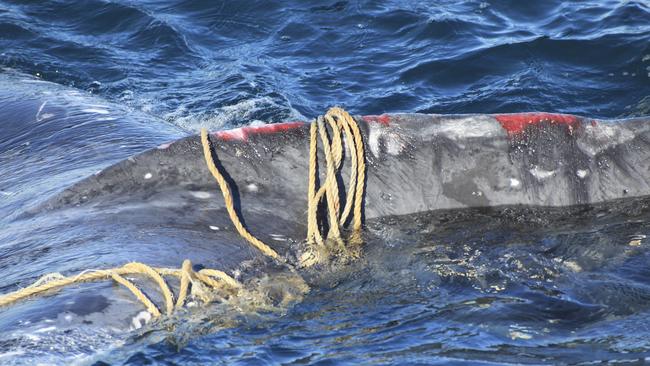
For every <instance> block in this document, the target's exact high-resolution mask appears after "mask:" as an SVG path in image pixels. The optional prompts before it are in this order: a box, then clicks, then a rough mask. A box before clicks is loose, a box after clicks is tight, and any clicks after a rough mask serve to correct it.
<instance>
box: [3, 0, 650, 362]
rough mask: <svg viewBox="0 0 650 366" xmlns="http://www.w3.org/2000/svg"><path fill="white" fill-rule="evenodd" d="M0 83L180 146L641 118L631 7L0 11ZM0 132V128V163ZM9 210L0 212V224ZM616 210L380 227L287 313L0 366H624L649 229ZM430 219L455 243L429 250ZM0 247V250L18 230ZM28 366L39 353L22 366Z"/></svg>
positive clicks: (122, 5)
mask: <svg viewBox="0 0 650 366" xmlns="http://www.w3.org/2000/svg"><path fill="white" fill-rule="evenodd" d="M0 73H5V74H11V75H15V74H16V73H17V74H19V75H31V76H33V77H36V78H39V79H42V80H45V81H50V82H53V83H55V84H60V85H61V86H63V87H64V88H65V90H75V91H79V92H80V93H81V94H87V95H89V96H91V97H92V98H93V99H92V100H99V101H105V102H106V103H109V104H111V105H120V106H123V107H124V108H125V110H127V111H131V112H133V113H134V114H137V115H138V116H140V117H139V118H140V120H150V123H151V124H152V125H153V126H158V125H169V126H172V127H180V128H181V129H182V130H183V131H185V132H186V133H193V132H195V131H197V130H198V128H200V127H209V128H211V129H223V128H230V127H235V126H241V125H247V124H251V123H259V122H260V121H261V122H269V123H271V122H280V121H286V120H297V119H300V120H307V119H311V118H313V117H314V116H316V115H319V114H322V113H323V112H324V111H325V110H326V109H327V108H328V107H330V106H332V105H341V106H343V107H345V108H346V109H348V110H349V111H351V112H352V113H358V114H381V113H384V112H388V113H390V112H424V113H473V112H476V113H497V112H522V111H531V110H544V111H552V112H563V113H575V114H580V115H586V116H591V117H601V118H615V117H621V116H632V115H647V114H650V3H648V2H647V1H643V0H640V1H605V0H602V1H596V0H593V1H571V2H568V1H556V0H545V1H513V0H511V1H505V0H487V1H463V2H461V1H430V2H427V1H408V0H402V1H374V0H369V1H335V0H332V1H266V0H264V1H248V0H237V1H207V0H204V1H175V0H166V1H103V0H88V1H73V0H50V1H13V0H0ZM52 91H53V93H58V92H59V89H54V88H53V89H52ZM0 108H2V105H0ZM8 127H12V126H8ZM11 131H12V129H11V128H6V129H5V130H4V132H3V131H2V130H0V146H4V145H2V144H1V143H4V142H6V141H10V140H11V138H13V137H14V136H12V135H10V134H11V133H12V132H11ZM64 143H69V141H61V144H64ZM142 146H143V145H142V144H141V145H138V147H137V149H141V148H142ZM134 149H135V150H137V149H136V148H134ZM2 153H4V152H3V151H0V154H2ZM0 156H2V155H0ZM5 156H9V155H8V154H7V155H5ZM115 158H116V157H114V156H104V157H103V159H105V160H104V161H101V160H98V161H96V162H95V163H96V164H99V165H100V166H102V165H103V166H105V165H106V164H108V163H111V162H113V160H111V159H115ZM98 159H102V157H98ZM70 164H71V165H74V162H71V163H70ZM2 172H3V173H7V172H6V171H2ZM10 178H11V177H10ZM10 178H7V177H3V178H0V183H2V184H0V193H2V192H4V191H3V190H10V189H12V187H15V186H20V185H21V184H22V185H27V184H28V182H26V181H20V177H18V178H15V179H14V180H11V179H10ZM78 178H79V177H78V176H70V177H67V178H66V179H67V180H66V179H64V178H60V179H59V180H57V182H56V184H59V186H57V187H61V186H66V185H70V184H72V183H74V182H75V180H76V179H78ZM7 182H11V186H8V183H7ZM52 184H55V183H52ZM3 199H4V198H3ZM11 204H13V205H17V203H10V204H7V205H6V206H3V205H4V203H3V202H0V209H1V210H2V211H0V212H1V213H0V215H2V216H5V215H10V214H12V211H13V210H16V206H11ZM632 207H634V209H629V210H628V209H626V210H618V211H616V210H612V212H609V211H608V209H607V208H603V209H601V211H599V215H600V216H598V217H599V219H598V220H591V216H589V215H590V214H592V213H584V216H580V215H579V214H576V215H575V217H577V218H574V219H573V220H576V221H571V222H570V223H566V222H565V221H562V220H556V221H552V220H551V221H550V222H547V221H544V219H540V217H547V216H553V215H551V214H549V213H530V212H528V213H526V214H521V215H522V217H526V219H523V222H519V223H517V222H515V223H513V222H509V221H507V220H504V219H503V215H502V213H493V214H490V215H486V216H484V217H483V216H481V215H482V213H478V214H477V213H474V214H471V215H470V214H467V215H466V216H463V215H461V216H460V217H455V218H454V219H447V220H446V221H445V220H442V219H440V218H431V217H425V218H421V217H415V218H411V219H409V220H404V221H400V220H397V221H391V222H388V221H387V222H384V223H382V224H381V225H380V226H377V227H375V228H371V229H372V230H374V231H377V232H381V231H385V230H386V229H385V228H388V227H395V228H397V229H395V230H398V229H399V230H404V231H408V232H416V233H419V234H413V235H411V234H409V235H411V236H408V235H407V236H406V237H400V238H398V239H399V240H397V239H395V243H392V244H391V245H390V246H388V247H386V248H384V247H382V248H383V249H381V250H380V249H375V250H374V252H373V250H372V249H370V252H369V253H368V260H367V262H365V263H363V264H360V265H358V266H354V267H352V268H349V269H348V271H349V273H343V274H337V276H335V277H336V278H335V279H332V280H331V283H330V282H328V281H326V280H323V281H324V283H323V285H322V286H321V287H320V288H316V289H315V290H314V291H313V292H312V293H311V294H310V295H309V296H308V297H307V298H306V299H305V301H303V302H301V303H300V304H298V305H296V306H295V307H293V308H291V309H288V310H287V313H286V314H282V315H276V314H271V315H268V316H261V317H254V318H251V319H242V320H241V323H239V324H238V325H237V326H235V327H227V328H226V329H216V330H215V329H210V330H209V331H205V332H195V330H193V333H192V334H189V335H187V334H183V333H182V332H175V333H172V334H167V333H165V332H164V331H161V330H159V329H158V330H156V332H155V333H156V336H155V337H147V335H143V336H141V338H138V339H137V340H132V341H131V342H130V343H129V344H128V346H125V347H124V348H118V349H111V351H106V350H105V349H103V348H102V346H101V342H98V343H99V344H100V345H98V346H96V345H95V344H94V343H93V342H92V341H90V340H88V339H83V340H79V339H77V340H74V339H72V340H70V339H67V338H65V336H64V335H59V337H61V338H57V339H63V340H66V339H67V341H66V342H68V343H65V342H64V341H61V342H62V344H63V343H65V344H63V345H61V344H59V345H58V346H52V348H51V351H50V352H49V354H47V353H48V352H47V350H46V351H43V350H41V349H39V347H38V346H37V345H33V344H30V343H29V339H32V338H33V336H32V338H29V337H27V338H25V339H26V340H25V339H23V340H21V341H19V342H18V343H19V344H18V345H17V343H16V342H15V341H11V342H10V341H4V340H1V339H0V363H7V364H11V363H17V364H20V363H32V364H36V363H39V362H41V363H59V364H68V363H70V362H72V361H71V360H74V362H78V363H81V364H84V363H86V364H93V363H95V362H96V364H97V365H103V364H107V363H108V364H128V365H139V364H165V365H199V364H280V363H282V364H296V365H297V364H343V363H361V364H450V363H457V364H475V363H486V364H503V363H509V364H521V363H523V364H578V363H583V364H590V363H598V362H606V361H611V362H616V361H620V362H642V360H645V359H646V358H647V357H648V356H650V321H649V320H648V319H650V317H649V316H648V315H650V304H649V303H650V301H649V299H650V272H648V268H650V267H649V266H648V265H647V264H648V263H649V261H650V251H649V250H647V249H645V247H643V246H642V247H640V248H637V247H636V246H630V244H629V243H633V242H635V240H641V241H642V239H644V238H645V237H646V236H647V235H650V230H649V229H648V226H647V225H646V224H645V223H646V222H647V221H648V219H650V214H649V213H648V208H647V207H648V204H647V202H645V201H644V202H639V203H634V204H633V205H632ZM614 211H616V212H614ZM621 212H624V213H621ZM510 215H514V214H510ZM558 215H560V214H559V213H558ZM514 216H517V217H519V214H517V215H514ZM432 220H434V221H435V220H438V221H439V222H450V221H451V222H453V223H454V224H453V225H451V224H447V225H450V226H445V225H443V224H440V225H438V226H436V227H437V228H439V227H443V228H444V227H446V229H444V230H433V231H432V230H431V229H430V228H428V227H426V223H427V222H431V221H432ZM540 220H541V221H540ZM515 221H516V220H515ZM539 222H543V223H542V224H540V223H539ZM3 224H4V222H3ZM418 225H421V226H418ZM413 226H415V228H413ZM3 230H4V231H1V232H0V234H1V235H0V238H3V239H6V238H10V239H7V242H9V243H14V240H15V239H13V238H12V235H13V236H16V235H18V234H21V235H25V232H26V231H20V232H19V231H15V232H11V230H12V229H11V227H10V226H6V228H4V229H3ZM47 235H53V236H56V235H57V234H56V233H54V234H53V233H47ZM58 235H60V236H63V235H66V234H65V233H59V234H58ZM43 236H45V234H43ZM393 239H394V238H393ZM15 242H16V243H18V241H15ZM432 242H435V243H436V245H438V247H437V248H435V249H432V248H431V243H432ZM49 244H52V243H49ZM2 245H4V244H0V248H1V250H7V251H8V252H13V251H15V250H16V249H15V248H13V247H7V246H2ZM11 245H13V244H11ZM36 249H38V248H36ZM41 249H43V251H44V252H45V251H46V250H45V249H44V248H41ZM47 250H50V248H49V246H48V247H47ZM2 255H4V253H0V256H2ZM84 255H87V253H85V254H84ZM80 257H82V254H79V255H78V257H75V255H74V253H72V254H69V253H68V257H66V259H65V261H67V262H74V261H77V260H81V259H80ZM441 258H446V259H444V260H443V259H441ZM61 262H64V261H63V260H61V261H60V262H47V264H48V266H50V267H48V268H45V267H42V268H40V271H41V272H48V271H53V270H58V268H59V266H61V265H62V263H61ZM81 262H83V260H81ZM2 263H5V262H2ZM43 265H44V264H43ZM2 274H3V276H5V277H7V276H9V275H8V274H7V273H2ZM29 274H30V275H34V273H29ZM9 277H10V276H9ZM2 285H3V286H8V284H6V283H2ZM0 318H1V317H0ZM212 321H213V320H209V321H208V322H212ZM160 333H162V334H163V335H162V336H161V335H160ZM39 337H41V336H39ZM40 339H41V341H39V342H46V341H43V340H42V339H43V338H42V337H41V338H40ZM20 342H22V343H20ZM75 342H77V343H79V342H88V343H87V344H85V347H84V345H81V346H80V345H79V344H74V345H73V343H75ZM46 343H47V342H46ZM30 347H33V348H30ZM66 347H68V348H66ZM30 349H39V350H38V352H39V353H38V354H36V352H34V353H35V355H34V356H33V357H31V358H30V355H29V350H30ZM70 349H73V350H74V351H70ZM17 350H19V351H17ZM25 350H27V351H25ZM44 354H45V355H44ZM80 354H82V355H84V356H85V358H82V359H81V360H82V361H80V358H79V355H80Z"/></svg>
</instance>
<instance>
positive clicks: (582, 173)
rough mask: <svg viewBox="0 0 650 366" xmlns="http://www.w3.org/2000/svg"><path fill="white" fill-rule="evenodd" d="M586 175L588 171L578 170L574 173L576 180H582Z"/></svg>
mask: <svg viewBox="0 0 650 366" xmlns="http://www.w3.org/2000/svg"><path fill="white" fill-rule="evenodd" d="M587 174H589V171H588V170H585V169H578V170H577V171H576V175H577V176H578V178H580V179H584V177H586V176H587Z"/></svg>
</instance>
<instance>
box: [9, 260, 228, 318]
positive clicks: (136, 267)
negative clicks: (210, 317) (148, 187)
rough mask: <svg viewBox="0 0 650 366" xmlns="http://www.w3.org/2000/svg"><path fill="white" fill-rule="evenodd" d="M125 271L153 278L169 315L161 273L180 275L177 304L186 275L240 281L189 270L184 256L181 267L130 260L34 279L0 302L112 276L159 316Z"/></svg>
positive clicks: (218, 283) (210, 281)
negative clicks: (112, 265) (99, 267)
mask: <svg viewBox="0 0 650 366" xmlns="http://www.w3.org/2000/svg"><path fill="white" fill-rule="evenodd" d="M126 275H144V276H147V277H149V278H152V279H153V280H154V281H155V282H156V284H157V285H158V287H159V288H160V291H161V292H162V294H163V297H164V299H165V309H166V314H167V315H171V314H172V312H173V310H174V301H173V297H174V296H173V294H172V292H171V290H170V289H169V286H168V285H167V283H166V281H165V279H164V278H163V276H174V277H178V278H180V279H181V290H180V291H179V295H178V300H177V302H176V306H177V307H180V306H182V304H183V303H184V301H185V299H186V297H187V293H188V291H187V287H189V285H185V286H186V287H185V290H184V289H183V287H184V286H183V278H187V279H188V280H189V279H196V280H197V281H200V282H202V283H205V284H206V285H208V286H210V287H212V288H214V289H217V290H229V291H237V290H238V289H239V288H241V284H240V283H239V282H238V281H237V280H235V279H234V278H232V277H230V276H229V275H227V274H225V273H224V272H221V271H214V270H210V271H206V270H201V271H199V272H195V271H194V270H192V264H191V262H190V261H189V260H185V261H184V262H183V266H182V267H181V269H175V268H155V267H150V266H148V265H146V264H144V263H138V262H131V263H127V264H125V265H124V266H122V267H118V268H111V269H102V270H96V271H90V272H85V273H83V272H82V273H81V274H79V275H76V276H68V277H64V276H59V277H57V278H55V279H51V280H49V281H47V280H46V281H43V282H44V283H39V281H37V282H36V283H35V284H34V285H36V286H34V285H32V286H29V287H25V288H23V289H21V290H18V291H15V292H12V293H9V294H6V295H4V296H2V297H0V306H4V305H8V304H11V303H13V302H16V301H18V300H21V299H24V298H26V297H29V296H33V295H37V294H41V293H44V292H46V291H50V290H58V289H60V288H61V287H65V286H68V285H72V284H75V283H81V282H93V281H100V280H105V279H108V278H112V279H113V280H114V281H115V282H117V283H119V284H121V285H124V286H125V287H126V288H128V289H129V290H130V291H131V292H132V293H133V295H135V297H136V298H137V299H138V300H140V302H142V304H143V305H144V306H145V307H146V308H147V310H148V311H149V312H150V313H151V314H152V316H154V317H158V316H160V315H161V312H160V309H158V307H157V306H156V305H155V304H154V303H153V302H152V301H151V300H150V299H149V298H148V297H147V296H146V295H145V294H144V293H143V292H142V291H141V290H140V289H138V287H137V286H136V285H135V284H134V283H133V282H132V281H130V280H128V279H126V278H124V276H126ZM48 276H49V275H46V277H48ZM49 277H51V276H49Z"/></svg>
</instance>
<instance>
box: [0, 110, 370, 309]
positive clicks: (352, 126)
mask: <svg viewBox="0 0 650 366" xmlns="http://www.w3.org/2000/svg"><path fill="white" fill-rule="evenodd" d="M325 123H327V126H326V125H325ZM328 126H329V131H328ZM328 133H329V135H328ZM330 135H331V141H330ZM342 135H344V136H342ZM319 136H320V139H321V142H322V145H323V151H324V155H325V162H326V176H325V180H324V182H323V185H322V186H321V187H320V188H319V187H318V186H317V180H318V175H319V174H318V137H319ZM343 138H345V142H346V143H345V145H346V147H347V150H348V151H349V152H350V162H351V164H350V179H349V181H348V182H349V188H348V191H347V194H346V200H345V201H346V202H345V205H344V206H343V209H341V204H340V202H339V182H338V180H337V174H338V173H339V170H340V168H341V164H342V162H343ZM201 144H202V146H203V155H204V158H205V162H206V165H207V167H208V170H209V171H210V173H212V176H213V177H214V178H215V179H216V181H217V183H218V185H219V188H220V190H221V193H222V195H223V198H224V202H225V206H226V210H227V212H228V216H229V217H230V220H231V221H232V223H233V225H234V227H235V229H236V230H237V232H238V233H239V234H240V235H241V236H242V237H243V238H244V239H245V240H246V241H248V242H249V243H250V244H251V245H252V246H254V247H255V248H257V249H259V250H260V251H261V252H262V253H263V254H264V255H266V256H268V257H270V258H273V259H275V260H277V261H279V262H280V263H283V264H285V265H289V264H288V263H287V262H286V261H285V260H284V258H283V257H281V256H280V255H279V254H278V253H277V252H276V251H275V250H273V249H272V248H271V247H270V246H268V245H267V244H265V243H264V242H262V241H261V240H259V239H258V238H256V237H255V236H253V235H252V234H251V233H250V232H249V231H248V230H247V229H246V228H245V227H244V225H243V224H242V222H241V220H240V218H239V216H238V214H237V211H236V210H235V207H234V203H233V197H232V193H231V191H230V187H229V185H228V182H227V181H226V180H225V179H224V177H223V174H222V173H221V172H220V171H219V168H218V167H217V165H216V163H215V161H214V157H213V152H212V149H211V146H210V141H209V139H208V132H207V130H206V129H202V130H201ZM309 150H310V151H309V180H308V192H307V206H308V207H307V243H308V244H310V245H318V246H324V245H325V243H326V241H328V240H334V241H336V242H339V243H342V238H341V229H342V228H343V227H344V226H345V224H346V222H347V221H348V219H349V216H350V214H352V219H351V222H352V235H351V240H353V241H354V242H357V241H358V240H360V239H359V238H360V236H359V234H360V231H361V227H362V212H361V211H362V200H363V194H364V183H365V169H366V168H365V154H364V147H363V139H362V137H361V133H360V131H359V127H358V126H357V123H356V121H355V120H354V119H353V118H352V116H350V114H348V113H347V112H346V111H344V110H343V109H341V108H337V107H335V108H331V109H330V110H329V111H328V112H327V114H325V115H324V116H322V117H318V118H317V119H316V120H314V121H313V122H312V123H311V126H310V140H309ZM323 197H324V198H325V203H326V205H327V212H328V215H327V220H323V222H322V223H323V227H325V224H326V225H327V226H328V227H329V229H328V232H327V233H326V234H325V235H323V233H321V226H319V222H318V209H319V205H320V204H321V201H322V200H323ZM313 263H315V262H314V259H313V258H312V259H311V260H303V263H302V264H304V265H311V264H313ZM127 275H142V276H146V277H148V278H150V279H151V280H153V281H154V282H155V283H156V284H157V285H158V287H159V289H160V291H161V293H162V295H163V298H164V300H165V313H166V314H167V315H171V314H172V313H173V311H174V309H178V308H180V307H182V306H183V305H184V304H185V301H186V299H187V297H188V294H192V295H196V296H198V297H204V298H205V296H204V295H203V294H200V293H198V292H199V291H200V288H201V286H196V285H198V284H205V285H207V286H209V287H210V288H212V289H215V290H219V291H226V292H229V293H231V294H234V295H236V294H237V292H238V291H239V290H240V289H241V288H242V287H243V286H242V284H241V283H239V282H238V281H237V280H235V279H234V278H232V277H231V276H229V275H228V274H226V273H224V272H222V271H219V270H216V269H202V270H200V271H194V270H193V269H192V264H191V262H190V261H189V260H187V259H186V260H185V261H183V264H182V266H181V268H180V269H174V268H156V267H150V266H148V265H146V264H143V263H138V262H131V263H127V264H125V265H124V266H122V267H117V268H111V269H104V270H93V271H85V272H82V273H80V274H78V275H76V276H68V277H65V276H62V275H60V274H49V275H46V276H44V277H42V278H41V279H40V280H38V281H36V282H35V283H34V284H33V285H31V286H28V287H26V288H23V289H20V290H17V291H15V292H12V293H9V294H6V295H4V296H1V297H0V306H4V305H8V304H11V303H13V302H15V301H18V300H21V299H24V298H27V297H29V296H33V295H37V294H41V293H44V292H46V291H49V290H57V289H60V288H61V287H64V286H68V285H72V284H75V283H80V282H92V281H99V280H105V279H108V278H111V279H113V280H114V281H115V282H117V283H119V284H121V285H123V286H124V287H126V288H127V289H129V290H130V291H131V293H133V295H134V296H135V297H136V298H137V299H138V300H139V301H140V302H141V303H142V304H143V305H144V306H145V307H146V308H147V310H148V311H149V312H150V313H151V314H152V316H153V317H159V316H161V311H160V309H159V308H158V307H157V306H156V304H154V303H153V302H152V301H151V300H150V299H149V297H147V295H145V294H144V293H143V292H142V290H140V289H139V288H138V287H137V286H136V285H135V284H134V283H133V282H132V281H130V280H128V279H127V278H125V277H124V276H127ZM164 276H174V277H177V278H179V279H180V288H179V292H178V298H177V299H176V302H175V303H174V294H173V293H172V291H171V289H170V288H169V286H168V285H167V283H166V281H165V279H164Z"/></svg>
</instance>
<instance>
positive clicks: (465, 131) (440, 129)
mask: <svg viewBox="0 0 650 366" xmlns="http://www.w3.org/2000/svg"><path fill="white" fill-rule="evenodd" d="M425 130H426V131H425V132H423V133H422V134H423V135H427V134H435V135H442V136H444V137H447V138H449V139H452V140H454V141H458V140H464V139H468V138H479V137H495V136H505V135H506V132H505V131H504V129H503V127H501V125H500V124H499V123H498V122H497V121H496V120H495V119H494V117H491V116H484V115H471V116H467V117H461V118H450V119H447V118H444V119H442V120H441V121H440V123H432V124H431V125H430V126H428V127H427V128H426V129H425Z"/></svg>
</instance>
